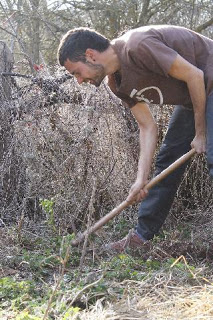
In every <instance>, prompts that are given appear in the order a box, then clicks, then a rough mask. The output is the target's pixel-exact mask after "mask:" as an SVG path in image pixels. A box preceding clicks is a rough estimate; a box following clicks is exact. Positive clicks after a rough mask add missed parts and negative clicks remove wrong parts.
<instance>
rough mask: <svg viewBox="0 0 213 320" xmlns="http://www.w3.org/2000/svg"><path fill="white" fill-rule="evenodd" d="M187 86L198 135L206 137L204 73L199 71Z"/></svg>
mask: <svg viewBox="0 0 213 320" xmlns="http://www.w3.org/2000/svg"><path fill="white" fill-rule="evenodd" d="M187 85H188V89H189V93H190V96H191V100H192V104H193V109H194V117H195V131H196V135H205V131H206V121H205V106H206V93H205V84H204V76H203V72H202V71H201V70H198V69H197V73H196V76H193V77H191V79H190V80H189V81H188V83H187Z"/></svg>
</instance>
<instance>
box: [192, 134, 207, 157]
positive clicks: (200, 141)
mask: <svg viewBox="0 0 213 320" xmlns="http://www.w3.org/2000/svg"><path fill="white" fill-rule="evenodd" d="M191 147H192V148H194V149H195V151H196V152H197V153H204V152H206V137H205V135H204V134H202V135H196V136H195V137H194V139H193V140H192V142H191Z"/></svg>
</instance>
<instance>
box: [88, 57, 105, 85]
mask: <svg viewBox="0 0 213 320" xmlns="http://www.w3.org/2000/svg"><path fill="white" fill-rule="evenodd" d="M86 64H87V65H88V66H89V67H90V68H91V69H93V71H95V72H94V77H93V79H91V80H92V84H94V85H95V86H96V87H99V86H100V85H101V83H102V81H103V80H104V78H105V77H106V73H105V69H104V66H103V65H102V64H93V63H91V62H86Z"/></svg>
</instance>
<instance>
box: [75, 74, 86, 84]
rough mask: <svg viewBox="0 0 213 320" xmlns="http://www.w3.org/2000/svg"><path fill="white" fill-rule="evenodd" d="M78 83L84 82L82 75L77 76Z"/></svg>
mask: <svg viewBox="0 0 213 320" xmlns="http://www.w3.org/2000/svg"><path fill="white" fill-rule="evenodd" d="M76 79H77V81H78V84H82V83H83V82H84V79H83V78H82V77H79V76H77V77H76Z"/></svg>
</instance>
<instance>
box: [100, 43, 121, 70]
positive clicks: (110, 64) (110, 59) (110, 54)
mask: <svg viewBox="0 0 213 320" xmlns="http://www.w3.org/2000/svg"><path fill="white" fill-rule="evenodd" d="M102 59H103V64H104V65H105V70H106V74H107V75H111V74H113V73H115V72H116V71H119V70H120V62H119V59H118V56H117V54H116V52H115V51H114V49H113V47H112V46H109V48H108V49H107V50H105V51H104V52H102Z"/></svg>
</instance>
